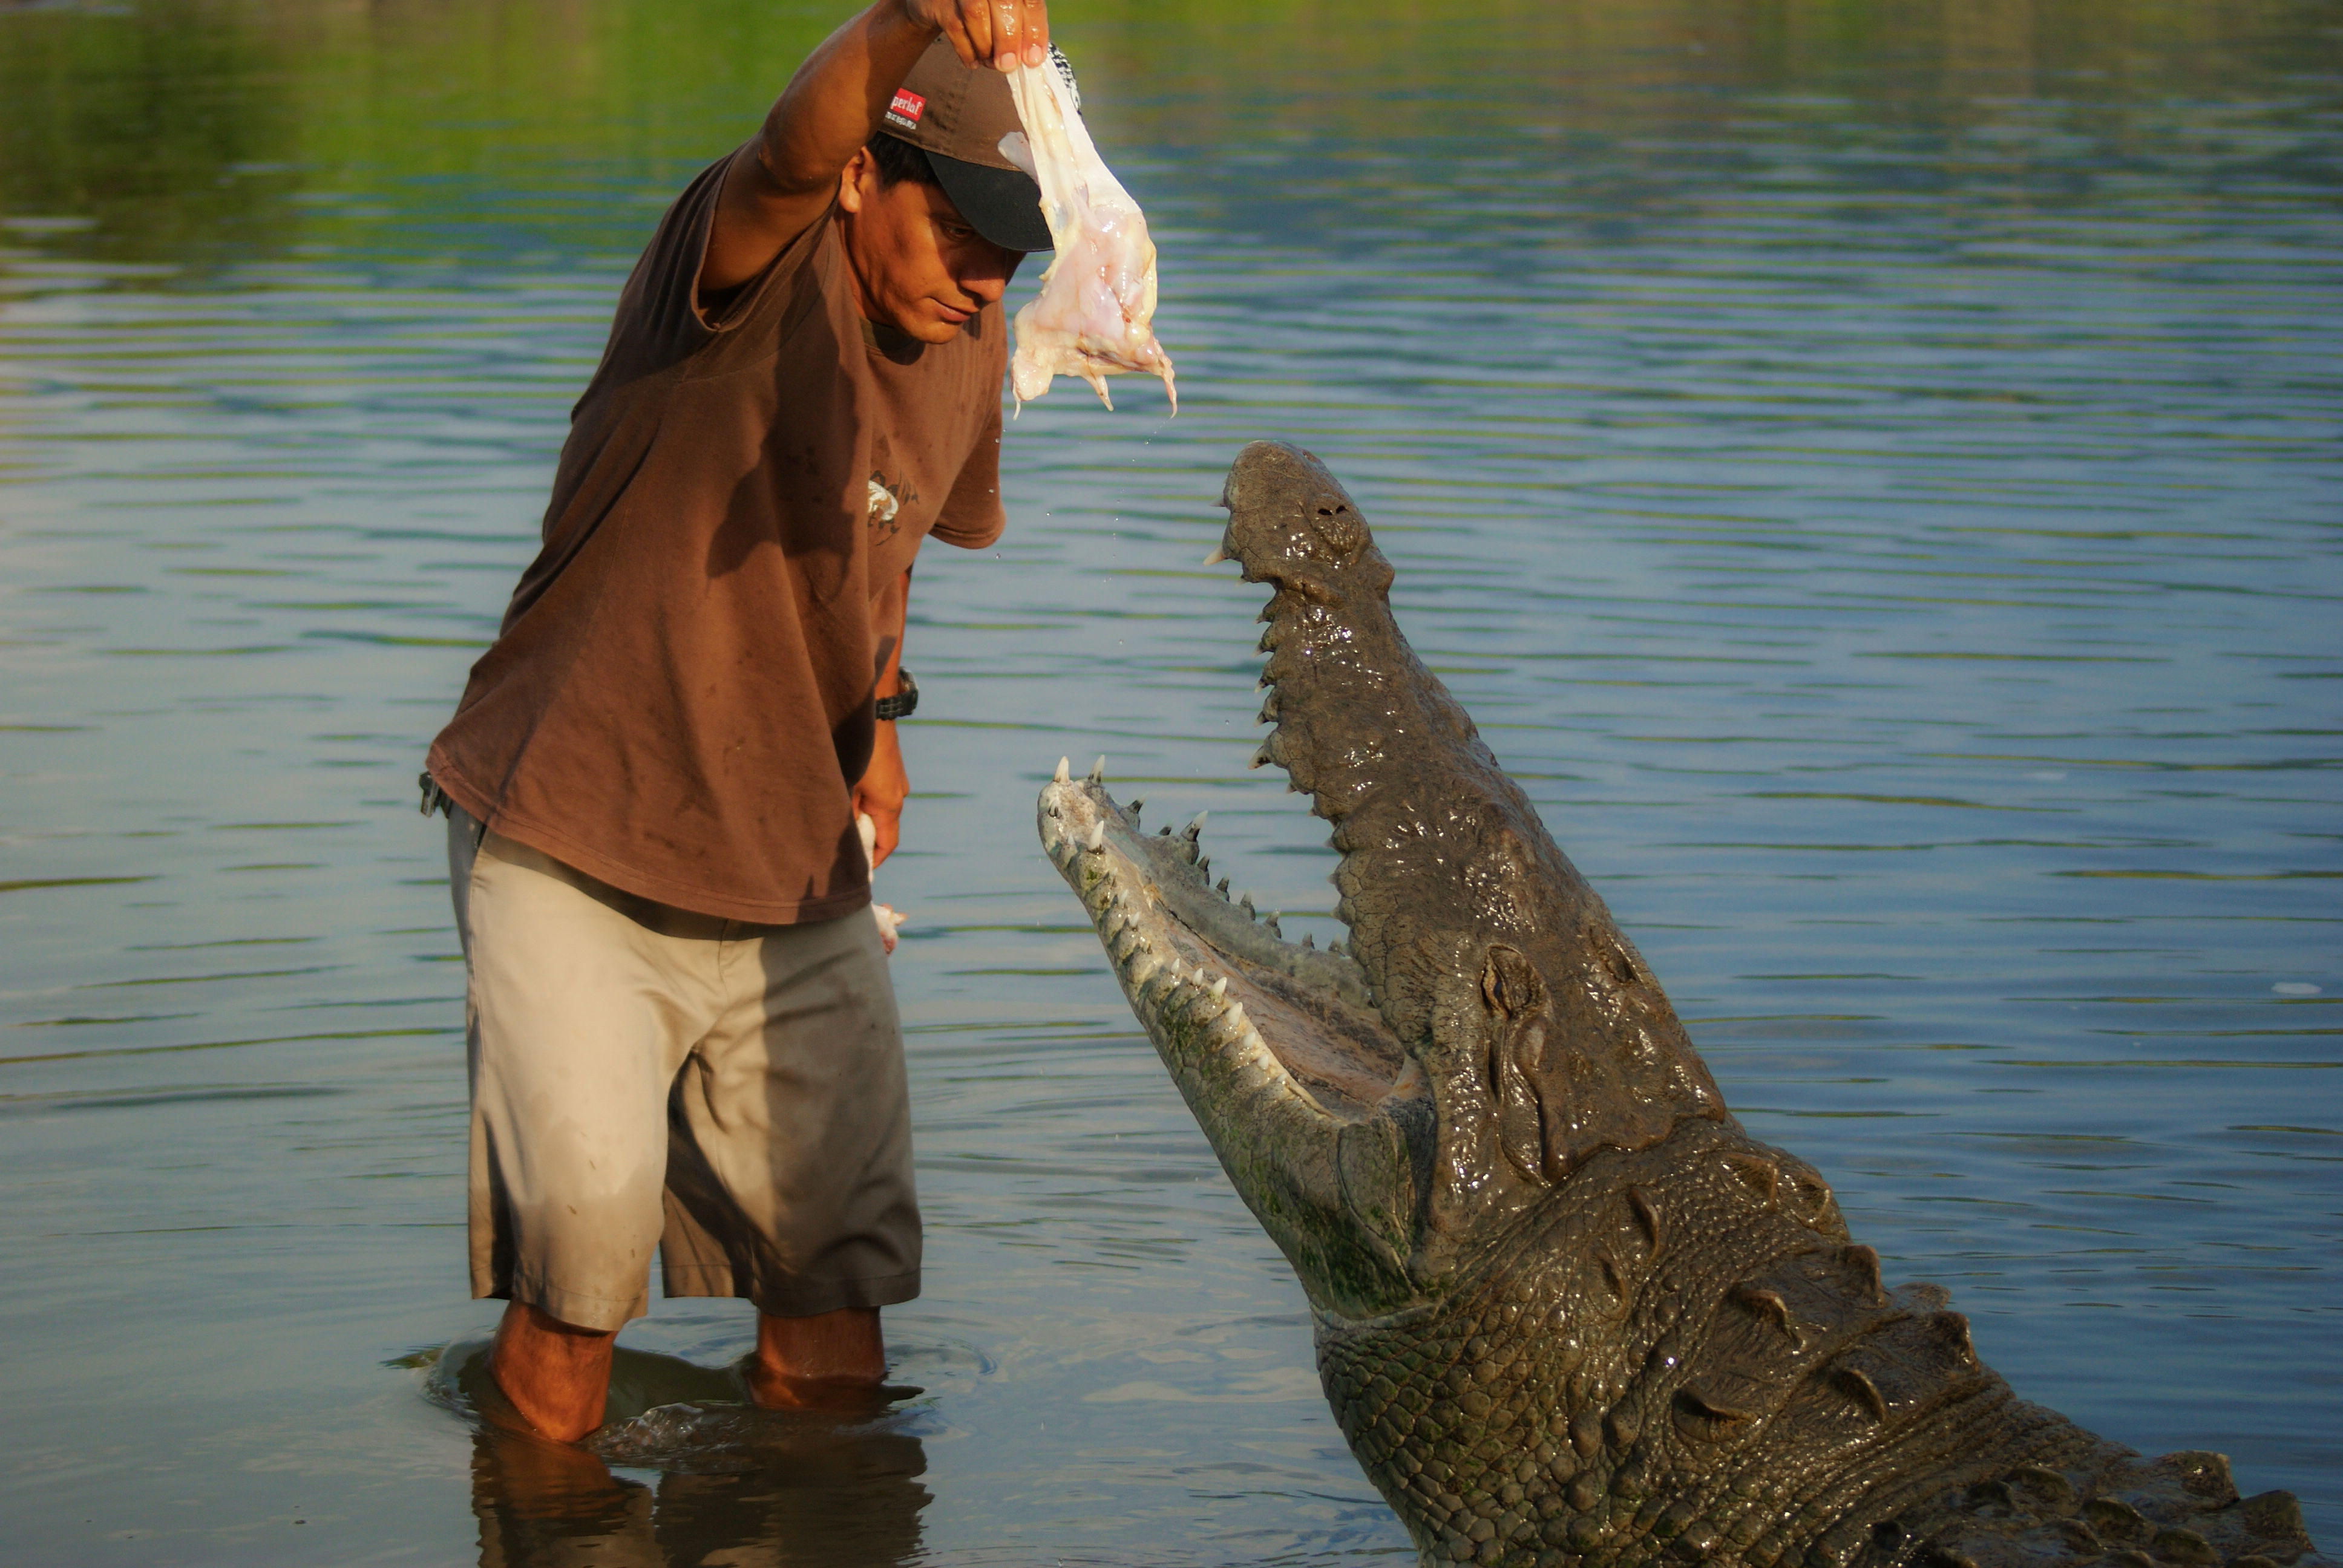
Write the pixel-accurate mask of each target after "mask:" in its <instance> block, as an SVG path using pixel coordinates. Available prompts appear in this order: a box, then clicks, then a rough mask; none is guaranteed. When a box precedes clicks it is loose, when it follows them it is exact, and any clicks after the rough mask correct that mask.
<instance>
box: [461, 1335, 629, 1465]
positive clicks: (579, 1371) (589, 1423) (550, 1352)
mask: <svg viewBox="0 0 2343 1568" xmlns="http://www.w3.org/2000/svg"><path fill="white" fill-rule="evenodd" d="M617 1342H618V1335H617V1334H616V1333H614V1332H613V1333H605V1332H598V1331H597V1330H594V1329H581V1328H578V1327H576V1326H575V1325H573V1324H570V1323H565V1322H562V1321H561V1320H560V1319H558V1318H556V1317H554V1316H552V1315H551V1314H549V1313H548V1312H543V1311H540V1310H539V1309H538V1308H536V1307H532V1306H528V1305H527V1304H526V1303H524V1302H512V1303H511V1304H510V1305H508V1306H507V1307H506V1308H505V1315H504V1321H503V1322H499V1323H498V1325H497V1340H496V1345H495V1348H494V1349H492V1350H491V1351H489V1352H488V1372H489V1375H490V1376H492V1377H494V1378H495V1379H496V1382H497V1387H498V1388H499V1389H501V1390H503V1391H504V1396H505V1397H506V1398H507V1399H508V1400H510V1401H512V1405H513V1409H514V1411H515V1412H518V1414H519V1416H520V1418H521V1419H522V1420H523V1421H525V1422H528V1424H529V1427H530V1429H531V1430H533V1431H534V1432H537V1433H538V1435H539V1436H542V1437H549V1438H551V1439H552V1440H553V1441H554V1442H577V1441H578V1439H579V1438H581V1437H584V1436H585V1435H586V1434H587V1433H588V1432H591V1431H593V1430H594V1429H595V1428H596V1427H598V1426H599V1425H601V1424H602V1406H603V1402H604V1401H605V1400H607V1399H608V1396H609V1392H610V1350H611V1347H612V1346H613V1345H614V1344H615V1343H617Z"/></svg>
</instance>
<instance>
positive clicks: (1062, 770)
mask: <svg viewBox="0 0 2343 1568" xmlns="http://www.w3.org/2000/svg"><path fill="white" fill-rule="evenodd" d="M1073 776H1074V764H1073V760H1072V759H1071V758H1066V757H1061V758H1059V759H1058V782H1059V783H1061V784H1063V783H1065V782H1066V781H1067V780H1069V779H1071V778H1073Z"/></svg>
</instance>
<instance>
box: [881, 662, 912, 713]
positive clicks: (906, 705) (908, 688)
mask: <svg viewBox="0 0 2343 1568" xmlns="http://www.w3.org/2000/svg"><path fill="white" fill-rule="evenodd" d="M919 706H920V683H919V682H918V681H916V680H913V679H912V678H911V672H910V670H908V669H899V670H897V671H896V672H895V695H894V696H892V697H882V698H880V699H879V717H880V718H881V719H909V718H910V717H911V715H912V713H913V712H915V711H916V710H917V709H918V708H919Z"/></svg>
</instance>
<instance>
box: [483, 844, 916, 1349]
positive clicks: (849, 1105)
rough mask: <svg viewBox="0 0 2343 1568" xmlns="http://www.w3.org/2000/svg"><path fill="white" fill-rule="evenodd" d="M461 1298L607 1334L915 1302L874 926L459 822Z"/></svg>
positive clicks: (889, 1013)
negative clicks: (750, 901)
mask: <svg viewBox="0 0 2343 1568" xmlns="http://www.w3.org/2000/svg"><path fill="white" fill-rule="evenodd" d="M447 869H448V876H449V887H450V889H451V890H452V891H453V893H454V895H455V901H456V927H457V931H458V935H459V936H460V937H461V938H462V940H463V944H464V959H465V965H466V968H467V970H468V972H469V976H470V986H469V990H468V1001H467V1007H466V1016H467V1030H468V1041H469V1046H470V1062H471V1083H472V1152H471V1239H472V1293H473V1294H474V1295H475V1296H488V1297H496V1298H498V1299H502V1300H508V1301H516V1302H528V1303H529V1304H530V1305H532V1306H535V1307H538V1308H540V1309H542V1310H543V1311H545V1312H548V1313H550V1314H551V1315H552V1316H554V1317H556V1318H558V1319H559V1320H560V1321H561V1322H566V1323H574V1324H576V1325H577V1326H578V1327H580V1328H587V1329H598V1330H612V1329H617V1328H618V1327H619V1326H621V1325H622V1324H624V1323H625V1322H627V1321H628V1319H630V1318H638V1317H640V1316H642V1315H643V1313H644V1312H647V1311H649V1306H650V1301H649V1289H648V1284H649V1267H650V1256H651V1248H652V1247H653V1246H654V1245H657V1246H658V1248H659V1264H660V1273H661V1276H662V1283H663V1284H664V1285H665V1287H666V1291H667V1293H668V1294H669V1295H670V1296H746V1297H748V1298H749V1300H751V1301H753V1302H756V1303H757V1306H758V1308H759V1311H761V1312H768V1313H770V1314H772V1315H774V1316H778V1317H802V1316H808V1315H810V1314H812V1313H815V1312H830V1311H833V1310H835V1309H837V1308H840V1307H878V1306H886V1305H888V1304H890V1303H892V1302H907V1301H910V1299H911V1298H912V1297H914V1296H916V1295H918V1294H919V1293H920V1209H919V1201H918V1198H917V1196H916V1195H915V1194H914V1192H913V1190H912V1184H911V1115H910V1100H909V1096H908V1094H907V1092H906V1090H905V1085H904V1076H903V1040H902V1032H901V1029H900V1025H899V1024H898V1022H897V1020H896V1015H895V996H894V990H893V989H892V987H891V986H890V983H889V981H888V978H887V959H886V954H885V950H884V949H882V948H881V947H880V940H879V929H878V926H877V924H876V922H874V921H873V920H871V918H870V914H869V912H868V911H866V910H856V911H855V912H854V913H853V914H851V915H847V916H843V917H841V918H840V919H837V920H819V921H810V922H808V923H806V924H803V925H795V926H755V925H749V924H745V923H743V922H741V921H739V920H721V919H719V918H717V917H715V916H712V915H699V914H692V913H689V912H688V911H686V910H677V909H672V908H669V906H667V905H665V904H659V903H654V902H652V901H651V900H648V899H641V898H637V897H635V896H634V895H632V894H630V893H623V892H620V891H619V890H618V889H616V888H613V887H610V886H608V884H606V883H603V882H598V881H596V880H595V879H593V878H591V877H588V876H587V875H585V874H584V873H583V872H580V871H578V870H576V869H572V868H570V867H568V866H566V865H564V864H562V863H561V862H560V861H558V860H556V859H552V858H550V857H549V856H547V855H543V854H540V853H538V851H537V850H535V849H529V848H528V846H526V845H523V844H518V843H516V842H514V841H513V840H511V839H507V838H505V837H504V836H503V835H502V834H499V833H484V832H483V831H482V829H481V828H480V825H479V824H478V822H476V821H474V820H473V819H471V818H470V817H469V816H468V815H466V814H465V813H464V812H463V811H462V810H460V809H455V810H451V812H450V814H449V819H448V836H447Z"/></svg>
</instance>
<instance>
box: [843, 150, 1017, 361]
mask: <svg viewBox="0 0 2343 1568" xmlns="http://www.w3.org/2000/svg"><path fill="white" fill-rule="evenodd" d="M838 206H839V210H840V211H841V212H842V213H844V214H845V215H846V221H845V228H844V233H843V235H842V236H841V237H842V238H843V239H844V241H845V245H846V258H847V266H848V270H849V271H850V273H851V274H852V275H853V277H854V288H855V293H856V295H857V296H858V297H859V303H860V305H861V307H862V314H863V316H864V317H866V318H868V319H869V320H871V321H876V322H879V323H880V324H881V325H883V326H888V327H895V328H897V329H898V330H900V331H901V332H904V333H906V334H908V335H909V336H910V337H915V338H917V339H919V340H920V342H922V343H944V342H949V341H950V339H951V337H953V336H954V335H955V334H957V333H958V332H959V331H960V327H961V326H962V325H963V324H965V323H966V322H967V320H968V319H969V317H972V316H974V315H975V314H976V313H977V312H978V311H980V310H981V309H983V308H984V307H986V306H988V305H990V304H993V303H995V302H996V301H998V300H999V299H1000V298H1001V294H1002V292H1003V291H1004V290H1006V289H1007V288H1008V286H1009V280H1010V278H1011V277H1012V276H1015V275H1016V272H1017V264H1018V263H1019V262H1021V261H1022V260H1024V259H1025V254H1024V252H1022V251H1016V250H1003V249H1001V246H997V245H995V244H993V243H992V242H991V241H990V240H989V239H987V238H985V237H984V236H982V235H980V234H979V233H977V232H976V230H975V229H973V228H971V227H970V226H969V225H968V221H967V220H966V219H965V218H963V217H961V216H960V209H959V208H958V207H955V206H952V203H951V198H950V196H946V195H944V193H943V191H942V189H941V187H940V186H931V185H927V184H923V183H921V182H920V181H918V180H900V181H898V182H897V183H896V184H894V185H891V186H890V185H883V184H881V183H880V178H879V168H878V166H877V164H876V163H875V162H873V161H872V159H871V156H870V153H869V152H867V151H862V152H857V153H856V154H855V155H854V160H853V161H852V162H851V163H850V164H848V165H847V166H846V169H845V172H844V173H843V174H842V175H840V177H839V192H838Z"/></svg>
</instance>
